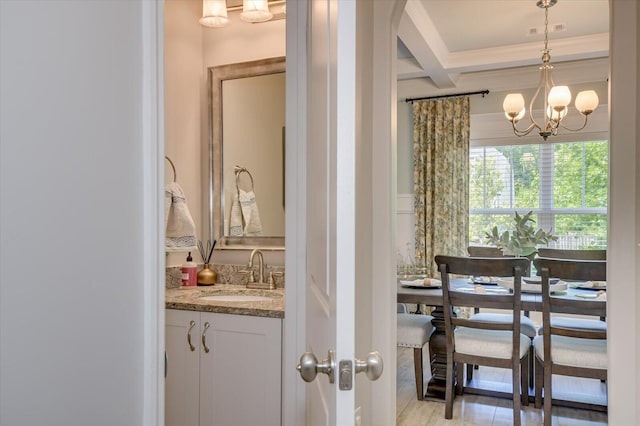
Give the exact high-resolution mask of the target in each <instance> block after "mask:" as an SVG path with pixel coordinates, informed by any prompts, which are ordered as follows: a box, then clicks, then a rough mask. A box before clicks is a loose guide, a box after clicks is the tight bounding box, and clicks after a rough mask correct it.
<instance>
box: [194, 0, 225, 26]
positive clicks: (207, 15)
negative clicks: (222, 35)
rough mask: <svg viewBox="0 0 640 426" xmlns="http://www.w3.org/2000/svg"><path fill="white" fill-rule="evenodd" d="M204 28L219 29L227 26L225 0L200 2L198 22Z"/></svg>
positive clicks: (204, 0) (203, 0)
mask: <svg viewBox="0 0 640 426" xmlns="http://www.w3.org/2000/svg"><path fill="white" fill-rule="evenodd" d="M199 22H200V23H201V24H202V25H204V26H205V27H213V28H220V27H224V26H225V25H227V23H228V22H229V18H228V16H227V2H226V0H202V18H200V21H199Z"/></svg>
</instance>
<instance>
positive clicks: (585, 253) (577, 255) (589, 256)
mask: <svg viewBox="0 0 640 426" xmlns="http://www.w3.org/2000/svg"><path fill="white" fill-rule="evenodd" d="M538 256H539V257H546V258H549V259H572V260H607V251H606V250H564V249H553V248H543V247H540V248H539V249H538Z"/></svg>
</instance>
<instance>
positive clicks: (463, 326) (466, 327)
mask: <svg viewBox="0 0 640 426" xmlns="http://www.w3.org/2000/svg"><path fill="white" fill-rule="evenodd" d="M435 261H436V264H437V265H438V269H439V271H440V275H441V279H442V296H443V309H444V322H445V338H446V347H447V369H446V371H447V372H446V386H445V418H446V419H451V418H452V417H453V398H454V394H453V392H454V383H455V390H456V393H457V394H459V395H462V394H463V393H464V390H465V387H464V384H463V383H464V382H463V375H464V364H472V365H485V366H489V367H498V368H508V369H511V371H512V386H513V391H512V392H511V393H510V394H509V395H510V396H511V397H512V400H513V424H515V425H520V424H521V420H520V408H521V404H523V405H528V404H529V402H528V401H529V399H528V386H527V376H528V374H527V373H528V368H529V364H528V358H529V348H530V345H531V340H530V339H529V338H528V337H527V336H525V335H524V334H522V333H521V324H520V320H521V314H520V310H521V303H522V302H521V300H520V297H521V279H522V272H523V271H524V270H525V269H526V268H527V265H528V260H527V259H522V258H511V257H503V258H473V257H455V256H436V257H435ZM451 274H459V275H474V276H494V277H514V284H513V291H512V292H509V291H507V290H504V291H505V292H504V293H497V292H495V293H494V292H491V291H489V290H485V292H475V289H473V288H471V287H466V288H467V289H469V290H473V291H461V290H460V289H455V288H453V287H452V286H451V281H450V275H451ZM475 306H477V307H480V308H491V309H508V310H510V311H511V322H510V323H505V322H489V321H472V320H469V319H464V318H458V317H457V316H456V315H455V313H454V308H456V307H475ZM454 370H455V371H454ZM454 372H455V374H454ZM496 395H497V393H496Z"/></svg>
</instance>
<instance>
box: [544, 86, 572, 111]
mask: <svg viewBox="0 0 640 426" xmlns="http://www.w3.org/2000/svg"><path fill="white" fill-rule="evenodd" d="M547 100H548V101H549V105H550V106H551V108H553V109H554V110H556V111H562V110H563V109H565V107H566V106H567V105H569V102H571V91H570V90H569V88H568V87H567V86H553V87H552V88H551V91H550V92H549V97H548V98H547Z"/></svg>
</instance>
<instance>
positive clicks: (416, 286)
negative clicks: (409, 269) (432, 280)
mask: <svg viewBox="0 0 640 426" xmlns="http://www.w3.org/2000/svg"><path fill="white" fill-rule="evenodd" d="M401 285H402V287H407V288H417V289H419V290H423V289H425V288H426V289H429V288H442V286H441V285H413V284H402V283H401Z"/></svg>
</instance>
